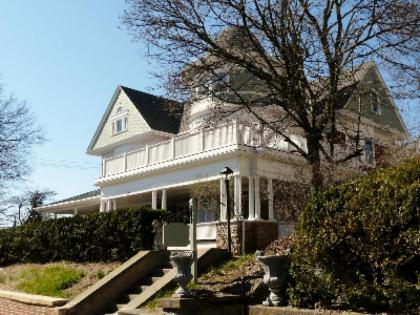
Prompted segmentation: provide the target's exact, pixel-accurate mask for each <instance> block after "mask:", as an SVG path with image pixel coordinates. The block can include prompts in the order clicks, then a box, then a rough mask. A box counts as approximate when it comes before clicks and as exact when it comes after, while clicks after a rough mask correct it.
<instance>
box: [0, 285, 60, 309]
mask: <svg viewBox="0 0 420 315" xmlns="http://www.w3.org/2000/svg"><path fill="white" fill-rule="evenodd" d="M65 303H67V300H65V299H60V298H53V297H48V296H40V295H32V294H26V293H20V292H9V291H1V290H0V315H56V314H59V313H58V312H57V310H56V307H57V306H60V305H64V304H65Z"/></svg>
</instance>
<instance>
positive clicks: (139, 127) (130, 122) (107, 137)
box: [88, 87, 151, 152]
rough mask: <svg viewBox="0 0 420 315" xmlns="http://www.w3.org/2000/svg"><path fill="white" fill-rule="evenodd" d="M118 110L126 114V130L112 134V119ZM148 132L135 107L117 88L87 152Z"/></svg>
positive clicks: (146, 125)
mask: <svg viewBox="0 0 420 315" xmlns="http://www.w3.org/2000/svg"><path fill="white" fill-rule="evenodd" d="M118 110H122V111H123V112H125V113H126V117H127V128H126V131H123V132H120V133H116V134H113V126H112V121H113V120H114V117H116V115H118V113H117V111H118ZM150 130H151V128H150V126H149V125H148V123H147V122H146V120H145V119H144V118H143V117H142V115H141V114H140V113H139V111H138V110H137V108H136V106H134V104H133V102H132V101H131V100H130V99H129V98H128V96H127V95H126V94H125V92H124V91H123V90H122V89H121V88H120V87H118V88H117V90H116V91H115V93H114V96H113V97H112V99H111V102H110V103H109V105H108V108H107V110H106V112H105V114H104V116H103V117H102V120H101V123H100V124H99V126H98V129H97V130H96V133H95V135H94V136H93V139H92V141H91V143H90V145H89V148H88V152H89V151H93V150H95V149H98V148H101V147H105V146H107V145H109V144H111V143H114V142H118V141H121V140H125V139H128V138H130V137H132V136H134V135H137V134H141V133H144V132H147V131H150Z"/></svg>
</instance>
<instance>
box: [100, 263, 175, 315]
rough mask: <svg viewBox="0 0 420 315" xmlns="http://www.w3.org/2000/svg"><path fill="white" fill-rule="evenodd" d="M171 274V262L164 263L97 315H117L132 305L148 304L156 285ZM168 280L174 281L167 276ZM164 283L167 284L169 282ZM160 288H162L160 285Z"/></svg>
mask: <svg viewBox="0 0 420 315" xmlns="http://www.w3.org/2000/svg"><path fill="white" fill-rule="evenodd" d="M171 272H172V273H173V268H172V266H171V265H170V263H169V260H168V261H166V262H162V266H159V267H158V268H156V269H155V270H154V271H153V272H152V273H150V274H148V275H147V276H146V277H144V278H142V279H140V280H139V281H137V282H136V283H135V284H134V285H133V286H132V287H130V288H129V289H128V290H127V291H126V292H124V293H123V294H121V295H120V296H119V297H118V299H117V300H116V301H113V302H111V303H109V304H108V305H107V307H106V308H105V311H104V312H101V313H97V315H117V314H118V312H119V311H120V310H122V309H127V308H130V305H131V304H133V303H135V304H136V305H137V303H139V302H140V303H141V301H143V300H144V302H146V301H147V300H148V299H150V298H151V297H153V295H154V294H153V292H154V291H155V290H153V288H154V287H157V285H156V283H159V282H162V279H165V276H166V275H167V274H169V275H170V274H171ZM166 278H171V279H172V278H173V277H172V276H169V277H168V276H166ZM164 282H165V283H166V282H167V281H164ZM169 282H170V281H169ZM158 287H160V286H159V285H158ZM156 292H157V291H156ZM144 302H143V303H144Z"/></svg>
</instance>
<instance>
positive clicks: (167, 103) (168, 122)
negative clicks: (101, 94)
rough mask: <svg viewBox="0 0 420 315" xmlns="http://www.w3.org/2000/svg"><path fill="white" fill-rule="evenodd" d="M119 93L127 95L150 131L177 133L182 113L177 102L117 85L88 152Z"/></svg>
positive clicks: (181, 107) (88, 149) (89, 148)
mask: <svg viewBox="0 0 420 315" xmlns="http://www.w3.org/2000/svg"><path fill="white" fill-rule="evenodd" d="M121 92H123V93H125V94H126V95H127V97H128V98H129V99H130V101H131V102H132V103H133V105H134V106H135V107H136V109H137V110H138V112H139V113H140V115H142V117H143V118H144V120H145V121H146V123H147V124H148V125H149V127H150V128H151V129H152V130H157V131H163V132H168V133H175V134H176V133H178V132H179V129H180V125H181V119H182V111H183V106H182V105H181V104H180V103H179V102H176V101H172V100H168V99H166V98H163V97H160V96H155V95H152V94H149V93H145V92H141V91H138V90H135V89H131V88H128V87H125V86H121V85H119V86H118V87H117V89H116V90H115V92H114V95H113V96H112V98H111V101H110V102H109V104H108V107H107V109H106V111H105V114H104V115H103V116H102V120H101V122H100V123H99V125H98V127H97V128H96V131H95V134H94V136H93V138H92V140H91V142H90V143H89V146H88V148H87V151H88V152H90V151H91V150H93V148H94V147H95V144H96V141H97V140H98V138H99V136H100V134H101V131H102V129H103V127H104V125H105V123H106V121H107V119H108V116H109V115H110V113H111V110H112V107H113V105H114V103H115V102H116V100H117V98H118V95H119V94H120V93H121Z"/></svg>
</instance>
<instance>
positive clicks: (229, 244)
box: [219, 166, 233, 256]
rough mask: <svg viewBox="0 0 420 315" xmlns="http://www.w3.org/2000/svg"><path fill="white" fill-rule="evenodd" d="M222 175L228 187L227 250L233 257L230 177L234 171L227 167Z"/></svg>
mask: <svg viewBox="0 0 420 315" xmlns="http://www.w3.org/2000/svg"><path fill="white" fill-rule="evenodd" d="M219 173H220V174H221V175H225V186H226V221H227V250H228V254H229V256H231V255H232V237H231V235H230V195H229V175H231V174H233V171H232V170H231V169H230V168H229V167H227V166H226V167H225V168H224V169H222V170H221V171H220V172H219Z"/></svg>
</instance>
